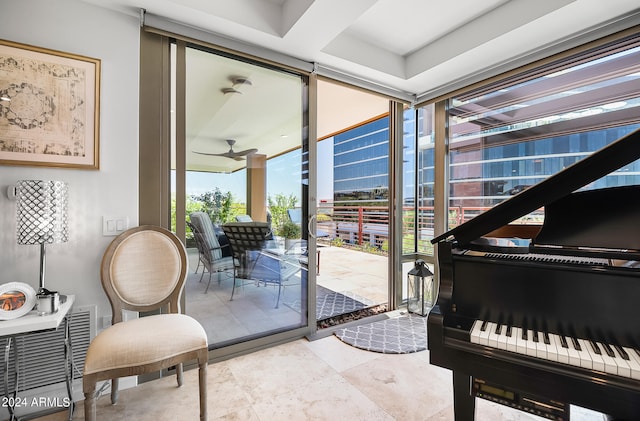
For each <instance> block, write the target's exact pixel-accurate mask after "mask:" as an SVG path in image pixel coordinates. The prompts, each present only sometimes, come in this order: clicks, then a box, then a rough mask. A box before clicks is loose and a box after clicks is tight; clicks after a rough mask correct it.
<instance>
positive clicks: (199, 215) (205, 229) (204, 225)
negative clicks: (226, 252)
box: [189, 212, 222, 259]
mask: <svg viewBox="0 0 640 421" xmlns="http://www.w3.org/2000/svg"><path fill="white" fill-rule="evenodd" d="M189 219H191V223H192V224H193V225H194V226H195V227H196V229H197V230H198V232H200V233H201V234H202V240H203V241H204V244H205V246H206V247H207V249H208V250H211V253H213V259H219V258H221V257H222V251H221V249H220V242H219V241H218V236H217V235H216V232H215V230H214V229H213V223H212V222H211V218H209V215H207V214H206V213H204V212H193V213H191V214H190V215H189Z"/></svg>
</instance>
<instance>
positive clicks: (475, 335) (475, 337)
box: [470, 320, 482, 344]
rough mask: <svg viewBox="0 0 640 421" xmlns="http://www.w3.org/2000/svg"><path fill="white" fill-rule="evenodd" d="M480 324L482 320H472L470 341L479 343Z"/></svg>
mask: <svg viewBox="0 0 640 421" xmlns="http://www.w3.org/2000/svg"><path fill="white" fill-rule="evenodd" d="M481 326H482V320H476V321H475V322H473V327H472V328H471V334H470V335H471V339H470V340H471V343H473V344H479V343H480V327H481Z"/></svg>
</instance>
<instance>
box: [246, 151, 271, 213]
mask: <svg viewBox="0 0 640 421" xmlns="http://www.w3.org/2000/svg"><path fill="white" fill-rule="evenodd" d="M247 214H248V215H249V216H251V218H252V219H253V220H254V221H266V220H267V156H266V155H263V154H255V153H254V154H250V155H247Z"/></svg>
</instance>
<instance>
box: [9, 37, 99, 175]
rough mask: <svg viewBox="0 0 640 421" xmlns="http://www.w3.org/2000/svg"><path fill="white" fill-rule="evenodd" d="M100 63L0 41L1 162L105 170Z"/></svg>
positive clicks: (92, 59)
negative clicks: (101, 156)
mask: <svg viewBox="0 0 640 421" xmlns="http://www.w3.org/2000/svg"><path fill="white" fill-rule="evenodd" d="M99 105H100V60H99V59H95V58H89V57H84V56H79V55H75V54H68V53H63V52H60V51H53V50H47V49H44V48H39V47H34V46H30V45H25V44H18V43H15V42H11V41H5V40H0V164H4V165H31V166H46V167H69V168H85V169H98V168H99V151H100V142H99V128H100V124H99V117H100V106H99Z"/></svg>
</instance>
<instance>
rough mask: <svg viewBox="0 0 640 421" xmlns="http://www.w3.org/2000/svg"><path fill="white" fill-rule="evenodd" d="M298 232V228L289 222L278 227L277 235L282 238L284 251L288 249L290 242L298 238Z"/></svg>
mask: <svg viewBox="0 0 640 421" xmlns="http://www.w3.org/2000/svg"><path fill="white" fill-rule="evenodd" d="M300 232H301V231H300V226H298V224H296V223H295V222H293V221H291V220H288V221H284V222H283V223H282V225H280V229H279V230H278V235H279V236H281V237H284V247H285V249H289V247H290V246H291V243H292V241H291V240H294V239H297V238H300Z"/></svg>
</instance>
